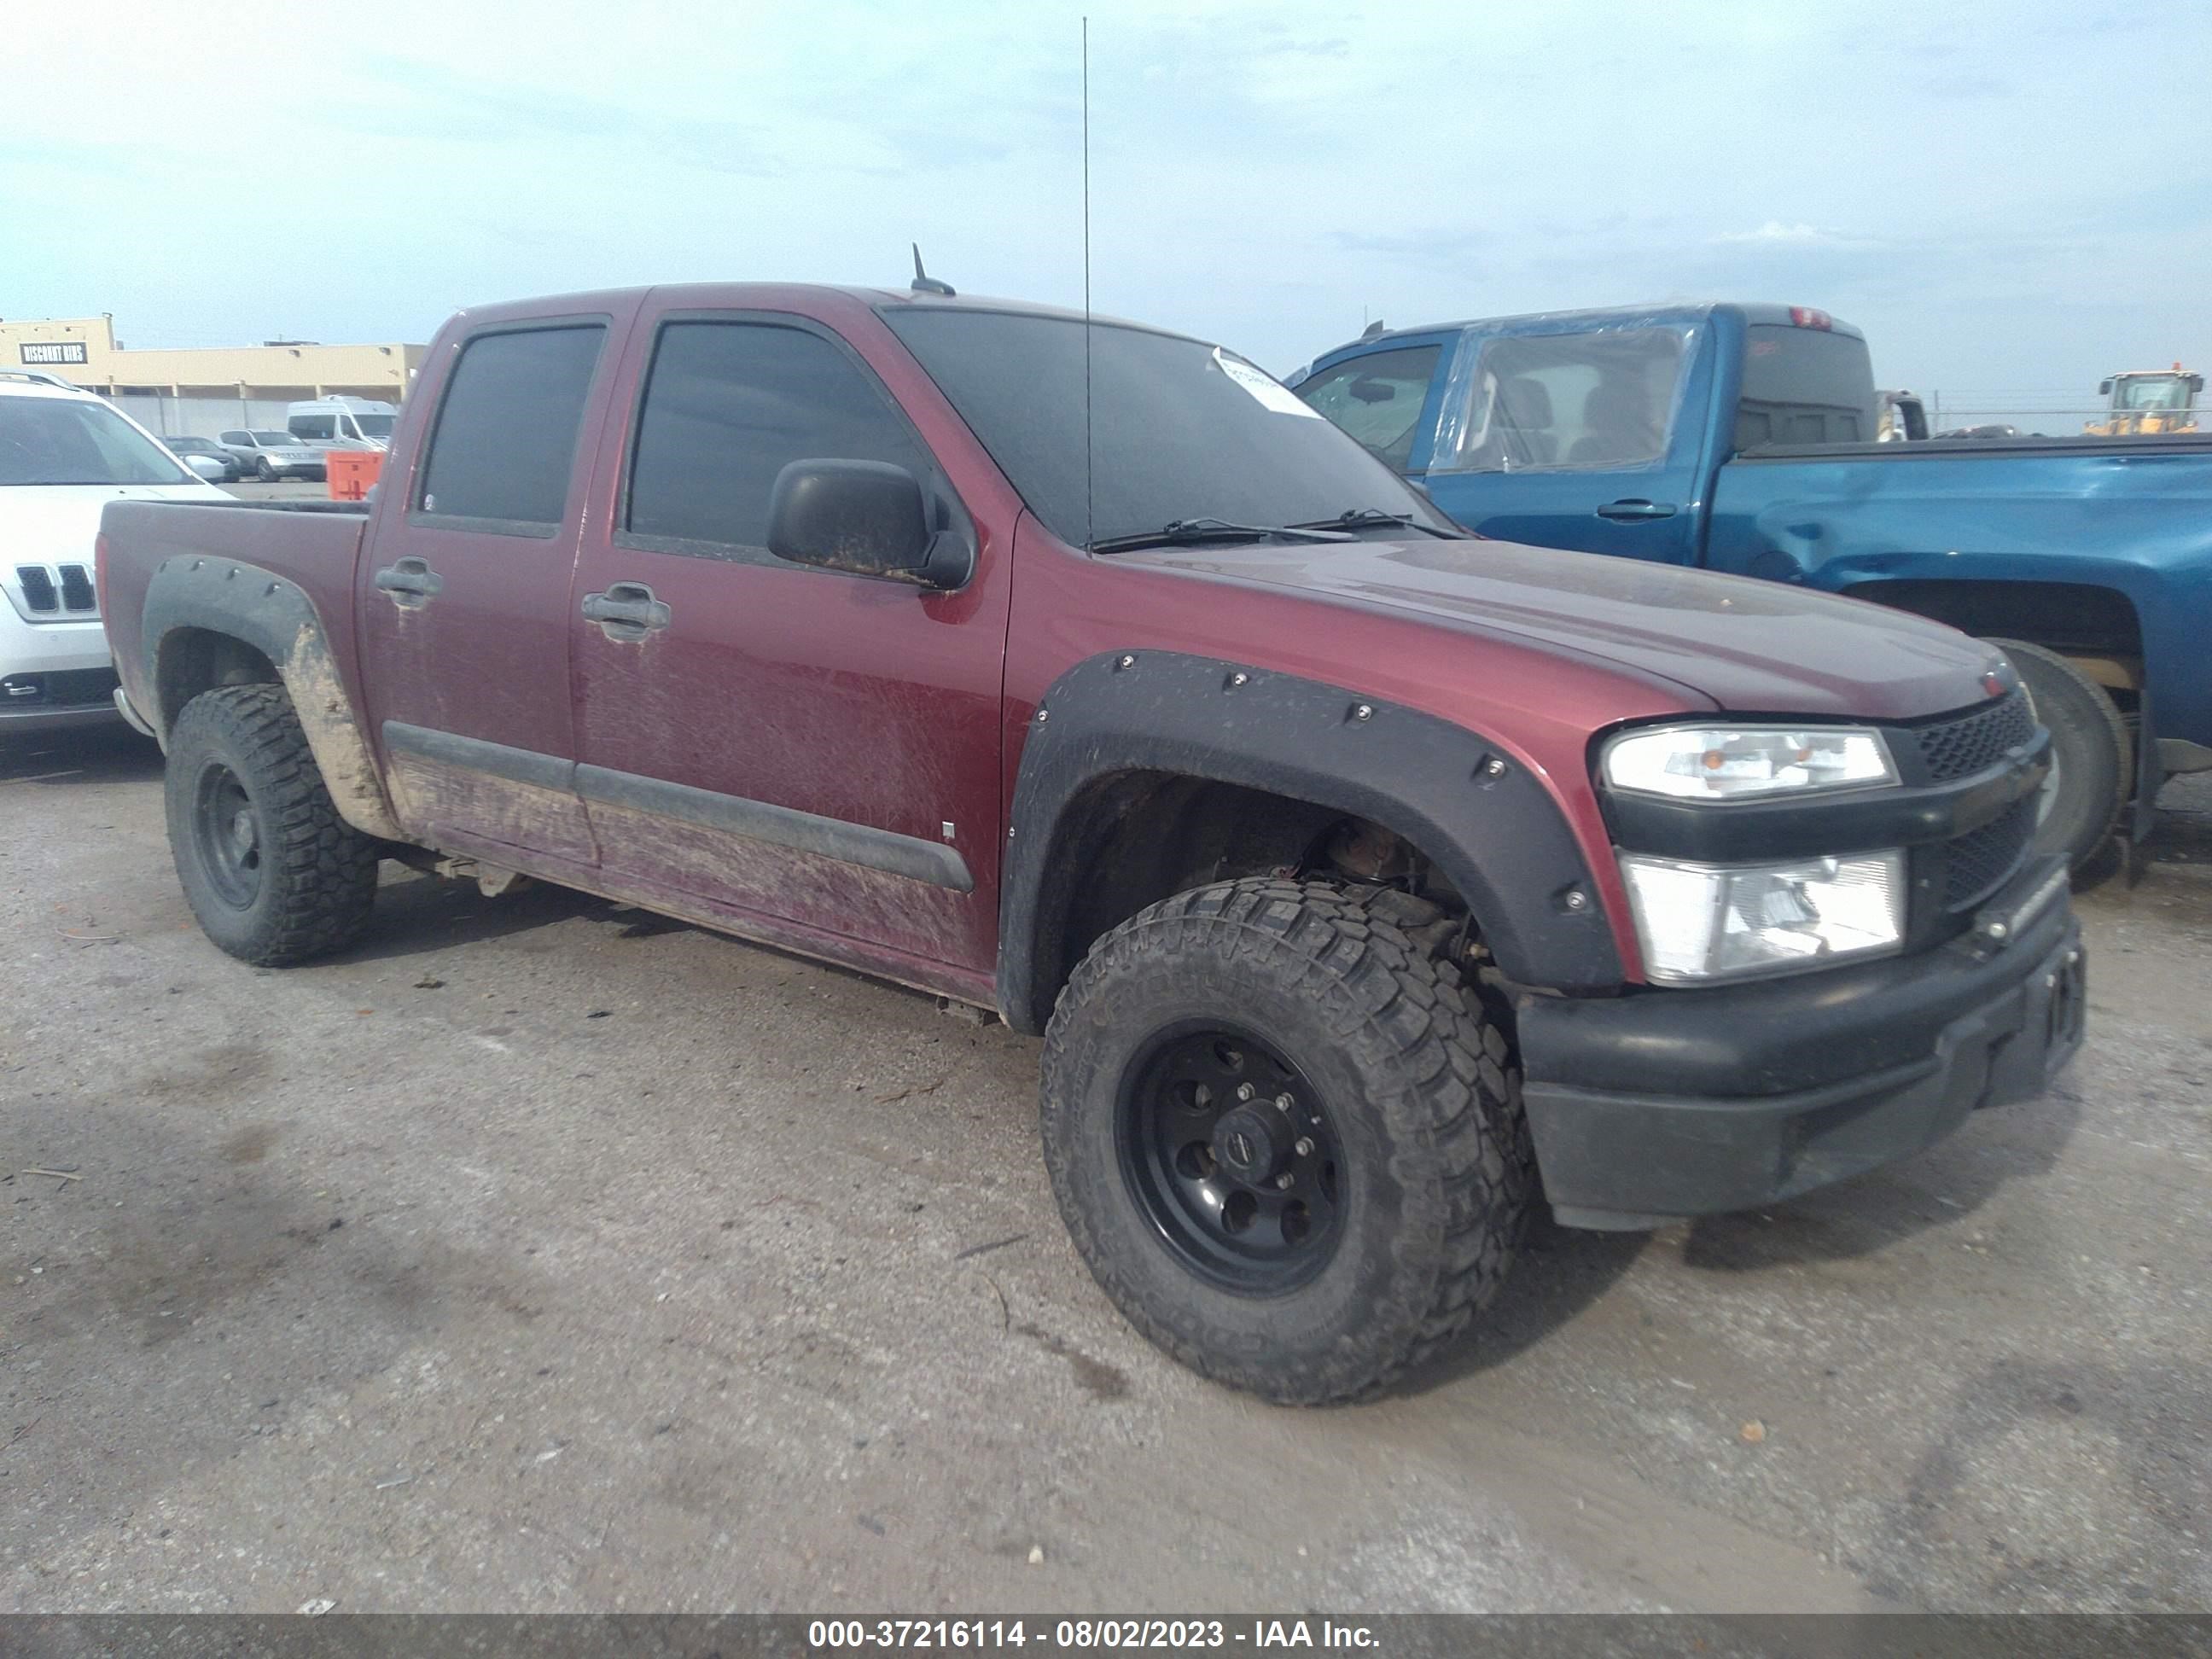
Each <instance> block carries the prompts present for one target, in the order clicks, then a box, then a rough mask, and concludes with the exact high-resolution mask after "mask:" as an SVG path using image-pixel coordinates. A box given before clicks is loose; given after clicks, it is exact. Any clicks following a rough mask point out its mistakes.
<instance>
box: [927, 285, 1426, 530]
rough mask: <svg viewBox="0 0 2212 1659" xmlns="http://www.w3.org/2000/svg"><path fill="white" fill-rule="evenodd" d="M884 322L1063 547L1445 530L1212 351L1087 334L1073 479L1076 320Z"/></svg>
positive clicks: (1349, 448) (1367, 459) (1367, 464)
mask: <svg viewBox="0 0 2212 1659" xmlns="http://www.w3.org/2000/svg"><path fill="white" fill-rule="evenodd" d="M884 321H885V322H886V323H888V324H889V325H890V327H891V328H892V330H893V331H895V332H896V334H897V335H898V337H899V338H900V339H902V340H903V341H904V342H905V343H906V344H907V346H908V349H910V350H911V351H913V353H914V354H915V356H916V357H917V358H918V359H920V360H921V365H922V367H923V368H925V369H927V371H928V372H929V375H930V378H931V379H932V380H935V381H936V382H937V385H938V386H939V389H941V390H942V391H943V392H944V393H945V397H946V398H949V399H950V400H951V404H952V406H953V407H954V408H955V409H957V410H959V412H960V415H961V417H962V418H963V420H965V421H966V422H968V425H969V428H971V429H972V430H973V431H974V432H975V435H976V437H977V438H978V439H979V440H980V441H981V443H982V445H983V447H984V448H985V449H987V450H988V451H989V452H990V453H991V457H992V459H994V460H995V461H997V462H998V464H999V467H1000V471H1003V472H1005V473H1006V477H1008V478H1009V479H1011V480H1012V483H1013V486H1014V488H1015V489H1018V490H1019V491H1020V492H1021V495H1022V499H1023V500H1024V501H1026V502H1028V503H1029V507H1030V511H1031V512H1033V513H1036V515H1037V517H1038V518H1040V519H1042V520H1043V521H1044V523H1045V525H1046V526H1048V528H1049V529H1050V530H1051V531H1052V532H1053V533H1054V535H1056V536H1058V537H1060V539H1061V540H1063V541H1066V542H1072V543H1073V544H1076V545H1077V546H1081V545H1082V544H1084V542H1085V539H1086V538H1085V525H1086V522H1088V523H1089V524H1090V526H1091V537H1090V539H1103V538H1107V537H1109V536H1125V535H1132V534H1135V533H1139V532H1146V531H1152V530H1157V529H1158V528H1159V527H1160V526H1162V525H1164V524H1166V523H1167V522H1168V521H1169V520H1173V519H1194V518H1218V519H1226V520H1231V522H1234V523H1240V524H1259V525H1280V524H1297V523H1301V522H1305V521H1310V520H1319V519H1328V518H1334V517H1335V516H1336V515H1337V514H1339V513H1345V512H1347V511H1351V510H1353V509H1356V508H1359V507H1375V508H1379V509H1380V510H1381V511H1383V512H1385V513H1412V514H1413V515H1414V516H1415V517H1416V518H1418V519H1419V520H1422V521H1423V522H1425V523H1430V524H1435V525H1437V526H1443V525H1445V524H1447V523H1448V522H1449V521H1448V520H1443V519H1442V518H1441V517H1439V516H1438V515H1437V513H1435V511H1434V510H1433V509H1432V508H1431V507H1428V506H1427V504H1426V503H1425V502H1424V501H1422V500H1421V498H1420V497H1419V496H1418V495H1415V494H1414V493H1413V491H1412V490H1410V489H1407V487H1406V485H1405V484H1404V483H1401V481H1400V480H1398V479H1397V478H1395V477H1392V476H1391V475H1390V473H1389V471H1388V470H1387V469H1386V468H1384V467H1383V466H1381V465H1377V464H1376V460H1375V458H1374V457H1373V456H1371V455H1370V454H1368V453H1366V452H1365V451H1364V450H1363V449H1361V448H1360V447H1359V446H1358V444H1356V443H1354V442H1353V441H1352V440H1351V439H1349V438H1347V437H1346V436H1345V435H1344V434H1343V433H1342V432H1340V431H1339V430H1338V429H1337V428H1335V427H1334V426H1332V425H1331V424H1330V423H1329V422H1328V421H1326V420H1323V419H1322V418H1321V417H1320V416H1317V415H1316V414H1315V413H1314V412H1313V411H1312V410H1310V409H1307V408H1306V407H1305V406H1304V404H1300V403H1299V402H1298V401H1297V398H1296V396H1295V395H1294V394H1292V393H1291V392H1285V390H1283V388H1282V387H1280V386H1273V387H1272V391H1270V390H1269V385H1270V383H1268V382H1267V380H1266V377H1265V376H1261V375H1258V374H1257V371H1255V370H1253V369H1251V368H1250V366H1249V365H1248V364H1246V363H1244V362H1243V359H1242V358H1238V357H1235V356H1229V355H1227V354H1222V353H1218V352H1217V351H1216V349H1215V348H1213V347H1212V346H1210V345H1203V344H1201V343H1199V342H1197V341H1195V340H1186V339H1180V338H1177V337H1175V336H1172V335H1166V334H1154V333H1151V332H1149V331H1146V330H1142V329H1135V328H1129V327H1125V326H1122V325H1116V324H1110V323H1101V324H1097V325H1093V326H1092V327H1091V329H1090V331H1089V332H1090V336H1091V353H1090V359H1091V361H1090V364H1089V369H1090V376H1089V378H1090V393H1091V395H1090V415H1091V438H1092V443H1091V452H1090V457H1089V465H1088V467H1087V468H1086V464H1085V460H1086V458H1085V443H1084V425H1085V422H1084V411H1085V395H1084V385H1085V362H1084V334H1085V329H1084V325H1083V324H1082V322H1081V321H1080V319H1073V318H1060V317H1044V316H1029V315H1022V314H1018V313H1003V312H985V311H961V310H955V309H952V308H951V307H945V308H942V309H940V308H938V307H921V306H916V307H897V308H892V309H889V310H886V311H885V312H884ZM1225 364H1228V365H1231V366H1233V367H1234V368H1235V369H1236V370H1237V373H1238V374H1243V375H1247V376H1252V377H1255V378H1254V380H1253V382H1252V384H1250V385H1248V384H1246V383H1244V382H1243V381H1240V380H1238V379H1237V378H1236V376H1235V375H1233V374H1231V369H1230V368H1226V367H1225ZM1086 472H1087V475H1088V478H1089V481H1090V484H1091V503H1092V510H1091V512H1090V513H1086V511H1085V481H1086Z"/></svg>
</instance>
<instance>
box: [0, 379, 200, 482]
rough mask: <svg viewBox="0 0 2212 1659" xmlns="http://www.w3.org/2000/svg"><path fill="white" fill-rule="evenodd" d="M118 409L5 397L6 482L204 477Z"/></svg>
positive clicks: (2, 457)
mask: <svg viewBox="0 0 2212 1659" xmlns="http://www.w3.org/2000/svg"><path fill="white" fill-rule="evenodd" d="M198 482H199V477H198V475H197V474H196V473H191V472H187V471H184V470H183V469H182V468H180V467H179V466H178V465H177V464H176V463H175V462H174V461H173V460H171V459H169V458H168V457H167V455H165V454H163V453H161V449H160V447H158V446H156V445H155V443H154V442H152V441H150V440H149V439H148V438H147V437H146V436H145V435H144V434H143V433H141V432H140V431H139V430H138V428H137V427H135V426H132V425H131V423H130V422H128V421H126V420H125V419H124V418H123V417H122V416H120V415H118V414H117V413H116V412H115V411H114V410H112V409H107V408H105V407H103V406H102V405H100V404H82V403H78V402H76V400H74V399H64V398H0V485H5V484H173V483H198Z"/></svg>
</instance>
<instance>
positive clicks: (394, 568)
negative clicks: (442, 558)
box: [374, 558, 446, 611]
mask: <svg viewBox="0 0 2212 1659" xmlns="http://www.w3.org/2000/svg"><path fill="white" fill-rule="evenodd" d="M374 580H375V582H376V586H377V591H378V592H384V593H389V594H391V595H392V604H394V605H398V607H399V608H400V609H401V610H402V611H420V610H421V609H422V607H423V606H424V605H428V604H429V603H430V601H431V600H433V599H436V598H437V597H438V594H439V592H440V591H441V590H442V589H443V588H444V586H446V579H445V578H444V577H443V576H441V575H440V574H438V573H437V572H436V571H435V570H433V569H431V568H430V563H429V561H428V560H427V559H416V558H406V559H402V560H400V561H399V562H398V563H397V564H388V565H386V566H385V567H384V568H383V569H381V570H380V571H378V572H377V573H376V575H375V578H374Z"/></svg>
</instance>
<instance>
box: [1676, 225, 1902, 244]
mask: <svg viewBox="0 0 2212 1659" xmlns="http://www.w3.org/2000/svg"><path fill="white" fill-rule="evenodd" d="M1713 240H1715V241H1716V242H1765V243H1784V244H1786V245H1788V246H1793V247H1863V246H1866V244H1867V240H1868V239H1867V238H1864V237H1857V236H1845V235H1844V234H1841V233H1840V232H1838V231H1833V230H1823V229H1822V228H1820V226H1818V225H1808V224H1805V223H1803V222H1799V223H1796V224H1784V222H1782V221H1781V220H1779V219H1769V220H1768V221H1767V222H1765V224H1763V225H1761V226H1760V227H1759V228H1758V229H1757V230H1724V231H1723V232H1722V233H1721V234H1719V235H1717V236H1716V237H1714V238H1713Z"/></svg>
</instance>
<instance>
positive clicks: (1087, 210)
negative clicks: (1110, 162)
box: [1083, 12, 1098, 552]
mask: <svg viewBox="0 0 2212 1659" xmlns="http://www.w3.org/2000/svg"><path fill="white" fill-rule="evenodd" d="M1096 453H1097V452H1096V451H1095V450H1094V448H1093V447H1092V445H1091V17H1090V14H1088V13H1087V12H1086V13H1085V15H1084V18H1083V546H1084V550H1085V552H1088V551H1089V550H1090V549H1091V544H1092V543H1093V542H1095V541H1097V539H1098V535H1097V522H1096V520H1095V519H1094V517H1093V513H1094V512H1095V510H1096V509H1095V508H1094V507H1093V504H1092V503H1093V497H1094V491H1093V489H1092V484H1091V478H1092V475H1093V473H1094V472H1095V471H1096V468H1097V461H1096V459H1095V458H1096Z"/></svg>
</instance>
